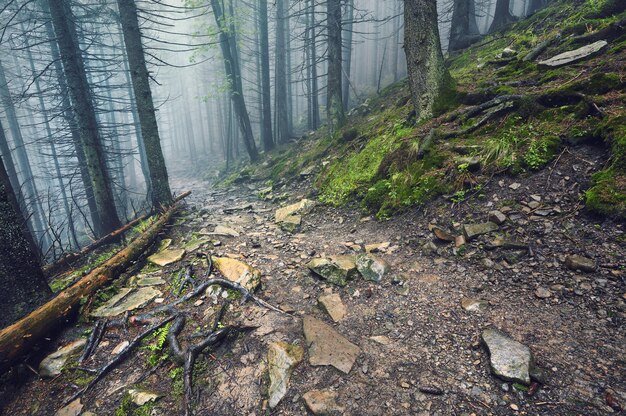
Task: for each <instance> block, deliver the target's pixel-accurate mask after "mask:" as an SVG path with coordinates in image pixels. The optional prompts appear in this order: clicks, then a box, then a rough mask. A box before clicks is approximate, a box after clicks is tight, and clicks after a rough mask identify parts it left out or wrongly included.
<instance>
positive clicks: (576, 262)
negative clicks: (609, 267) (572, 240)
mask: <svg viewBox="0 0 626 416" xmlns="http://www.w3.org/2000/svg"><path fill="white" fill-rule="evenodd" d="M565 265H566V266H567V268H568V269H570V270H580V271H583V272H589V273H591V272H595V271H596V263H595V262H594V261H593V260H591V259H589V258H587V257H583V256H579V255H577V254H573V255H570V256H567V257H566V258H565Z"/></svg>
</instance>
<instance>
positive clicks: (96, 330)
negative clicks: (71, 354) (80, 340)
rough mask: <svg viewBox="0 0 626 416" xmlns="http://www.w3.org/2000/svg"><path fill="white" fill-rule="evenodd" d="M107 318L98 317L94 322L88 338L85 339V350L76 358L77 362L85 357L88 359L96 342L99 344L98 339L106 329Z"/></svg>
mask: <svg viewBox="0 0 626 416" xmlns="http://www.w3.org/2000/svg"><path fill="white" fill-rule="evenodd" d="M106 327H107V320H106V319H99V320H98V321H96V324H95V325H94V327H93V330H92V331H91V335H89V339H88V340H87V345H85V350H84V351H83V355H81V356H80V358H79V359H78V364H82V363H83V362H84V361H85V360H86V359H88V358H89V357H90V356H91V354H93V352H94V351H95V350H96V348H97V347H98V344H100V340H101V339H102V335H104V331H106Z"/></svg>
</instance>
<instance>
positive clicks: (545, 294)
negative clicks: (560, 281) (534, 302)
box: [535, 286, 552, 299]
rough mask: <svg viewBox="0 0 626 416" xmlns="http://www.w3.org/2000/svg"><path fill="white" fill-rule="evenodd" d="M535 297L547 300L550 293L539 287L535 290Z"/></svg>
mask: <svg viewBox="0 0 626 416" xmlns="http://www.w3.org/2000/svg"><path fill="white" fill-rule="evenodd" d="M535 296H537V297H538V298H539V299H547V298H549V297H550V296H552V292H550V291H549V290H548V289H546V288H545V287H541V286H539V287H538V288H537V290H535Z"/></svg>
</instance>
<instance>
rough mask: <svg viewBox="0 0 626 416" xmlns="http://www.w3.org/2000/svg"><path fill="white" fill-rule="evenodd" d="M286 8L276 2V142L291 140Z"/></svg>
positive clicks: (277, 0) (282, 3) (282, 0)
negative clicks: (288, 102) (288, 107)
mask: <svg viewBox="0 0 626 416" xmlns="http://www.w3.org/2000/svg"><path fill="white" fill-rule="evenodd" d="M286 14H287V11H286V8H285V2H284V0H276V65H275V68H274V74H275V77H276V82H275V84H276V86H275V88H276V90H275V98H274V99H275V100H276V141H277V142H278V143H284V142H286V141H287V140H289V137H290V135H291V133H290V132H289V118H288V117H289V114H288V109H287V71H286V70H287V43H286V41H285V22H286Z"/></svg>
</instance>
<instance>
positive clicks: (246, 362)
mask: <svg viewBox="0 0 626 416" xmlns="http://www.w3.org/2000/svg"><path fill="white" fill-rule="evenodd" d="M600 162H601V154H600V152H598V151H597V150H594V148H592V147H585V146H583V147H579V148H570V149H569V150H567V151H565V152H563V154H562V155H561V157H560V158H559V160H557V162H556V164H554V165H553V166H552V168H551V169H546V170H544V171H542V172H540V173H538V174H536V175H533V176H530V177H527V178H508V177H503V178H501V179H499V178H494V179H493V180H492V181H491V182H490V183H489V184H488V185H487V187H486V190H485V195H487V196H488V197H487V198H486V199H485V200H484V201H483V202H484V203H478V202H476V203H472V205H469V204H462V205H458V206H452V207H450V204H449V203H446V204H444V203H442V201H435V202H433V203H432V204H430V205H428V206H427V207H426V208H425V210H424V211H422V212H415V211H414V212H411V213H407V214H404V215H400V216H398V217H397V218H394V219H393V220H390V221H384V222H379V221H375V220H373V219H372V218H370V217H368V216H363V214H362V213H361V212H360V211H359V210H356V209H353V208H332V207H328V206H320V205H318V206H315V207H313V208H312V209H309V210H308V211H305V212H303V213H302V224H301V226H300V228H299V229H298V230H296V231H295V232H294V233H289V232H285V231H283V230H282V229H281V227H280V226H279V225H277V224H276V223H275V212H276V210H277V209H278V208H280V207H283V206H285V205H288V204H289V203H292V202H298V201H300V200H302V199H303V198H306V197H307V196H309V197H310V195H308V194H309V192H310V189H311V188H310V187H309V186H310V184H309V179H302V180H301V181H299V182H294V183H291V184H284V185H283V186H282V187H280V186H275V187H274V191H273V195H275V196H276V200H262V199H260V198H259V193H262V191H263V188H264V187H265V186H264V184H262V183H254V182H248V183H243V184H238V185H237V186H236V188H232V189H228V190H226V189H214V188H211V185H210V184H209V183H207V182H204V181H201V180H194V179H189V178H187V177H184V176H183V177H181V176H179V175H180V174H179V175H178V176H177V175H174V176H175V177H174V178H173V180H172V185H173V189H176V190H182V189H191V190H192V191H193V194H192V196H191V197H190V198H189V200H188V201H187V202H188V204H189V206H188V210H187V211H186V212H184V213H183V214H182V217H181V218H179V219H178V220H177V221H176V224H175V225H174V226H173V227H171V229H170V230H169V231H168V232H167V235H166V236H164V237H166V238H167V239H171V240H172V243H171V247H192V246H193V248H197V249H198V250H200V251H206V252H208V253H210V254H211V255H212V256H214V257H230V258H233V259H237V260H240V261H242V262H245V263H247V264H249V265H251V266H253V267H255V268H257V269H259V270H260V272H261V278H260V282H261V288H260V290H258V291H257V293H256V294H257V296H258V297H259V298H261V299H264V300H265V301H267V302H269V303H270V304H271V305H275V306H277V307H279V308H280V309H282V310H283V311H287V312H289V313H290V314H291V316H290V315H288V314H281V313H277V312H274V311H271V310H268V309H266V308H263V307H260V306H257V305H253V304H252V303H250V302H248V303H246V304H245V305H239V302H237V301H234V302H232V304H231V307H230V309H229V310H228V311H227V312H226V313H225V315H224V317H223V318H222V319H221V320H220V326H221V325H227V326H229V325H233V326H240V327H241V326H246V327H252V328H253V329H252V330H251V331H246V332H244V333H241V334H240V335H239V336H238V337H236V339H231V340H228V341H226V342H225V343H223V344H222V345H221V346H220V347H219V348H217V349H216V350H213V351H209V350H207V353H206V354H205V355H202V356H201V358H199V359H198V362H197V364H196V369H195V372H194V395H193V409H194V411H195V413H194V414H197V415H209V414H211V415H252V414H257V415H261V414H284V415H304V414H307V412H309V411H310V410H307V409H315V414H346V415H407V414H419V415H422V414H423V415H432V414H439V415H459V414H468V415H470V414H475V415H482V414H498V415H500V414H501V415H505V414H513V413H518V412H519V413H520V414H523V413H526V414H533V415H537V414H545V415H572V414H586V415H595V414H598V415H599V414H606V413H607V412H610V411H611V409H610V408H609V407H608V406H607V404H606V403H607V402H606V397H605V394H604V391H605V390H608V391H609V392H610V394H612V395H613V397H615V398H616V399H615V400H617V401H618V402H622V403H623V402H624V401H625V399H626V396H625V394H626V385H625V384H624V383H625V381H624V380H626V378H625V377H624V373H623V371H624V369H623V362H624V351H623V345H620V340H622V339H624V334H623V331H624V327H623V326H620V325H619V323H615V321H613V320H612V315H613V310H614V308H616V307H618V304H619V301H620V298H621V297H622V296H623V294H622V293H620V284H621V283H620V281H621V279H623V275H622V273H621V271H620V270H617V269H616V266H615V263H619V261H620V259H623V258H624V254H625V253H624V252H623V247H621V246H620V245H619V244H617V243H616V242H617V241H619V238H623V229H622V227H621V225H615V227H614V228H603V229H600V227H594V226H593V224H590V223H588V220H587V219H585V218H582V217H577V209H578V207H577V205H576V204H577V199H576V195H577V193H576V190H577V189H578V187H579V186H581V185H582V184H584V181H587V180H589V173H590V172H591V171H592V170H593V169H594V166H595V165H596V164H598V163H600ZM495 200H499V201H502V200H506V201H510V203H511V206H515V207H517V206H519V207H522V208H521V209H520V210H517V209H511V210H510V211H508V212H506V214H504V215H505V216H506V222H504V223H503V224H501V225H500V226H499V227H498V228H499V232H503V233H504V234H505V235H506V236H507V243H506V244H500V245H499V244H494V245H493V246H492V247H489V244H488V243H487V241H492V240H494V239H493V236H494V235H493V233H492V234H491V236H489V235H488V234H487V235H485V236H481V237H479V238H478V239H476V240H473V241H472V242H470V243H468V245H467V248H466V251H465V253H464V254H465V255H464V256H463V257H461V256H458V255H455V254H454V252H455V249H454V248H453V247H454V243H445V242H443V241H441V240H440V239H438V238H437V237H435V236H434V234H433V233H432V232H431V231H429V224H434V223H436V222H437V219H438V218H439V217H440V216H441V215H444V214H445V215H446V216H452V217H453V218H456V219H458V222H459V227H461V224H463V223H464V222H467V223H483V222H484V221H486V220H487V219H488V218H489V217H493V215H494V214H493V213H492V214H489V212H490V211H491V210H492V209H493V208H492V205H493V201H495ZM504 211H507V210H504ZM216 227H218V229H217V230H215V228H216ZM430 229H433V227H432V225H431V226H430ZM214 230H215V231H217V232H218V234H219V235H217V234H212V233H214V232H215V231H214ZM450 232H451V233H452V234H454V233H455V231H454V230H451V231H450ZM583 235H584V237H585V240H584V241H593V242H594V243H595V244H593V245H592V246H586V247H583V246H582V245H581V243H580V241H583V240H582V238H581V237H582V236H583ZM440 236H443V237H444V238H446V236H445V233H444V234H441V233H440ZM207 237H208V238H207ZM509 238H510V240H509ZM198 239H200V240H201V241H198ZM207 240H210V241H211V242H210V243H209V242H208V241H207ZM494 241H495V240H494ZM191 242H194V244H192V245H191V246H190V245H189V243H191ZM513 242H515V244H513ZM195 243H198V244H195ZM380 243H382V244H380ZM370 244H380V245H379V246H378V250H377V253H376V254H375V256H376V257H377V258H379V259H383V260H384V261H385V262H387V263H388V265H389V266H390V269H389V270H388V271H387V273H386V274H385V276H384V277H383V278H382V281H381V282H380V283H375V282H373V281H368V280H365V279H363V278H361V277H360V276H357V277H356V278H355V279H354V280H351V281H349V282H348V283H347V285H346V286H344V287H341V286H337V285H333V284H331V283H329V282H328V281H325V280H323V279H320V278H319V277H317V276H316V275H314V274H313V273H311V272H310V270H308V268H307V264H308V263H309V262H310V261H311V260H312V259H313V258H318V257H326V256H332V255H358V254H361V255H362V254H363V247H365V246H366V245H370ZM498 245H499V246H498ZM571 254H579V255H584V256H586V257H589V258H590V260H591V261H592V263H595V264H596V265H597V266H598V269H597V271H595V272H592V273H585V272H581V271H572V270H569V269H568V267H567V266H566V264H565V263H567V262H566V261H565V257H566V256H568V255H571ZM502 259H506V260H507V262H508V264H511V266H508V265H507V263H504V262H502V261H501V260H502ZM188 264H194V275H195V278H196V280H197V281H198V282H199V283H201V282H202V275H203V271H204V270H206V265H204V266H203V263H202V261H200V259H199V258H198V257H197V256H195V255H194V252H193V251H192V250H191V249H190V250H189V252H188V253H187V254H186V256H185V257H184V258H183V259H182V260H181V261H178V262H174V263H172V264H170V265H167V266H165V267H163V268H154V267H150V266H146V267H148V268H144V272H141V273H139V274H142V275H144V278H145V275H148V276H149V277H153V278H161V279H163V281H161V282H160V284H159V282H158V281H157V282H156V283H157V285H156V286H154V287H155V288H157V289H158V290H159V291H162V292H163V295H162V296H161V298H164V299H165V303H167V302H170V301H171V299H172V297H175V296H176V294H175V293H174V292H175V290H176V289H175V288H176V283H173V282H172V280H173V279H175V278H176V276H180V271H181V270H184V268H185V266H186V265H188ZM140 266H141V265H140ZM579 267H580V266H579ZM146 270H148V272H147V273H146V272H145V271H146ZM133 274H134V275H137V274H138V273H137V271H136V270H135V271H131V272H130V273H129V274H128V275H127V276H125V277H124V278H123V279H122V281H124V279H126V280H125V281H126V283H127V285H128V282H129V281H130V282H132V281H133V279H134V280H135V282H136V281H137V278H136V277H135V278H133V277H132V275H133ZM130 286H132V283H130ZM227 294H228V292H225V294H224V296H226V295H227ZM334 295H338V297H339V299H340V300H338V299H337V296H334ZM320 297H323V298H325V300H324V302H326V303H327V304H328V305H329V306H328V307H327V309H329V311H331V312H332V313H333V316H334V318H335V319H336V320H337V322H333V319H331V317H330V316H329V314H328V313H327V312H326V311H324V310H323V309H322V308H321V307H320V306H318V300H319V299H320ZM157 301H159V302H163V300H158V299H157ZM223 301H224V299H223V297H222V295H221V294H220V291H218V292H215V293H214V292H207V294H204V295H203V296H201V297H200V298H198V299H192V300H190V301H189V302H187V303H186V304H185V306H184V309H185V311H186V313H187V314H188V316H189V317H188V319H187V325H186V327H185V331H184V332H183V334H185V335H184V336H182V338H181V340H182V341H181V343H183V344H185V343H188V342H193V339H194V338H193V334H194V333H197V332H198V331H201V330H202V329H203V328H206V327H207V326H210V324H211V322H212V321H213V320H214V319H215V315H216V314H217V313H218V311H219V309H220V306H219V305H220V304H222V303H223ZM341 304H343V307H342V306H341ZM158 306H159V305H158V304H157V303H155V302H152V303H150V304H149V305H148V306H146V307H145V308H144V310H143V311H149V310H150V309H152V308H154V307H158ZM342 315H343V316H342ZM303 321H304V322H306V323H305V325H304V326H305V327H306V326H308V328H307V329H305V331H307V334H306V339H305V334H304V331H303ZM320 321H321V322H324V323H325V324H326V325H324V324H321V323H320ZM90 328H91V325H89V326H87V325H84V324H79V325H77V326H76V327H75V328H72V329H69V330H68V331H66V333H65V335H64V336H63V340H59V341H58V345H62V344H64V343H67V342H69V341H71V340H74V339H76V337H77V336H79V335H81V334H85V333H88V332H89V331H90ZM331 328H332V329H331ZM487 328H496V329H498V330H501V331H504V332H505V333H507V334H509V335H510V336H511V337H512V338H513V339H515V340H517V341H519V342H521V343H522V344H524V345H527V346H528V347H529V348H530V350H531V351H532V353H533V354H534V357H535V360H536V363H537V366H538V367H539V368H540V369H541V373H540V374H533V377H534V379H540V380H541V382H542V383H541V384H540V385H537V384H533V385H531V393H533V394H532V396H531V395H530V394H529V392H528V391H527V390H528V388H527V387H526V386H523V385H522V384H518V383H507V382H505V381H503V380H501V379H499V378H497V377H495V376H493V375H492V374H491V373H490V370H489V355H488V354H487V351H486V350H485V348H484V346H482V345H481V343H480V335H481V332H482V331H483V330H484V329H487ZM141 331H143V329H142V328H134V327H132V326H131V327H130V328H128V329H126V330H124V329H111V330H109V331H107V332H106V333H105V335H104V337H103V341H102V343H101V344H100V346H99V347H98V348H97V350H96V352H95V354H94V356H93V358H90V359H89V360H88V361H87V362H86V363H85V364H83V365H82V366H83V367H88V368H98V367H99V366H101V365H103V364H104V363H105V362H106V361H108V360H109V359H110V358H109V357H111V351H112V350H113V349H115V348H116V347H117V348H118V350H119V345H120V343H123V342H124V341H125V340H131V339H132V338H133V337H134V336H136V335H137V334H138V333H139V332H141ZM344 338H345V339H344ZM150 339H152V344H150V343H148V345H154V342H155V341H154V338H150ZM280 342H287V343H289V344H291V347H289V348H288V349H287V350H286V351H288V352H290V353H292V354H294V355H295V358H299V357H298V355H299V354H300V353H301V352H304V356H303V357H302V358H303V359H302V362H300V364H298V365H297V366H296V367H295V370H294V371H293V375H292V376H291V380H290V381H289V383H288V386H287V392H286V395H285V397H284V398H283V399H282V401H280V403H279V404H278V405H277V407H276V408H275V409H274V410H270V408H269V407H268V401H267V399H268V394H267V390H268V384H269V381H268V380H269V378H268V376H267V371H268V349H274V358H272V362H276V360H275V358H276V357H277V356H278V357H283V358H285V356H282V355H280V354H278V352H280V351H283V350H282V349H281V348H282V347H285V344H280ZM310 342H313V345H312V346H311V347H309V343H310ZM276 343H278V344H276ZM316 345H317V346H316ZM161 346H162V347H163V345H161ZM298 346H299V347H302V349H303V351H300V349H299V347H298ZM326 347H328V348H330V350H329V349H328V348H326ZM277 351H278V352H277ZM163 354H164V355H166V354H168V352H167V348H166V347H164V348H163ZM151 355H152V356H154V348H153V349H152V350H151V349H150V347H142V348H140V349H138V350H137V351H136V352H135V353H134V354H133V355H132V357H129V358H128V359H127V360H125V361H124V362H123V363H122V364H121V365H120V366H119V367H118V368H116V369H115V370H113V372H112V373H111V374H109V375H107V376H106V377H104V378H103V379H102V380H101V381H100V382H99V383H97V384H96V385H95V387H94V388H93V389H92V390H91V391H89V392H88V393H86V394H85V395H84V396H82V397H81V399H80V400H81V409H82V410H81V411H82V413H81V412H80V411H79V412H73V410H72V409H73V408H70V409H69V410H68V409H67V408H66V409H65V410H66V411H68V412H69V413H60V414H61V415H67V414H83V415H88V414H91V415H93V414H96V415H113V414H115V415H118V414H153V415H171V414H182V410H181V409H182V404H181V403H182V390H181V379H180V377H181V374H180V373H181V372H180V371H178V370H176V368H177V366H176V365H175V364H173V363H172V362H171V361H170V360H161V359H160V358H159V355H156V356H154V358H156V360H154V359H151V358H150V357H151ZM161 357H162V356H161ZM287 357H288V356H287ZM279 361H280V360H279ZM296 361H297V359H296ZM155 363H156V364H157V365H156V366H154V365H155ZM282 363H283V365H286V367H284V368H287V367H289V365H288V364H289V358H285V361H283V362H282ZM285 363H287V364H285ZM320 363H322V364H324V363H326V364H328V363H330V364H332V365H316V366H314V365H312V364H320ZM333 365H334V366H335V367H336V368H334V367H333ZM71 367H72V366H70V369H69V370H64V371H63V372H62V373H61V375H58V376H55V377H53V378H52V379H50V378H39V379H33V380H32V381H31V382H29V383H27V384H25V385H23V386H21V387H19V389H18V390H17V391H16V392H14V394H13V397H15V398H16V400H14V401H13V402H12V403H9V405H8V406H7V407H6V408H5V409H4V413H3V414H12V415H22V414H23V415H50V414H54V412H56V411H57V410H58V409H60V408H62V407H63V401H65V400H67V399H68V398H69V397H71V395H72V394H73V393H75V392H76V391H77V390H78V388H79V387H80V386H83V385H84V384H85V383H86V380H85V378H87V381H88V380H89V379H90V376H89V375H88V374H85V373H84V372H82V371H80V370H78V369H76V365H75V364H74V368H73V369H71ZM178 368H180V367H178ZM132 390H134V393H133V394H135V396H132V397H134V398H135V399H136V394H137V391H140V392H143V393H146V392H148V393H147V394H148V396H140V398H139V399H138V400H139V403H141V400H143V399H144V398H146V397H147V398H151V397H152V398H157V397H158V399H157V400H156V402H153V401H150V402H147V404H144V405H143V406H140V407H138V406H137V405H135V404H133V403H132V400H133V399H129V398H130V397H131V396H130V395H128V392H129V391H132ZM532 390H537V391H532ZM320 391H321V392H320ZM311 392H313V393H311ZM151 394H153V395H154V396H150V395H151ZM320 406H321V407H320ZM120 409H121V410H120ZM324 409H325V410H324ZM141 411H146V412H147V413H140V412H141ZM324 411H326V412H327V413H323V412H324ZM89 412H91V413H89ZM116 412H117V413H116ZM133 412H134V413H133ZM311 414H313V413H311Z"/></svg>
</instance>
